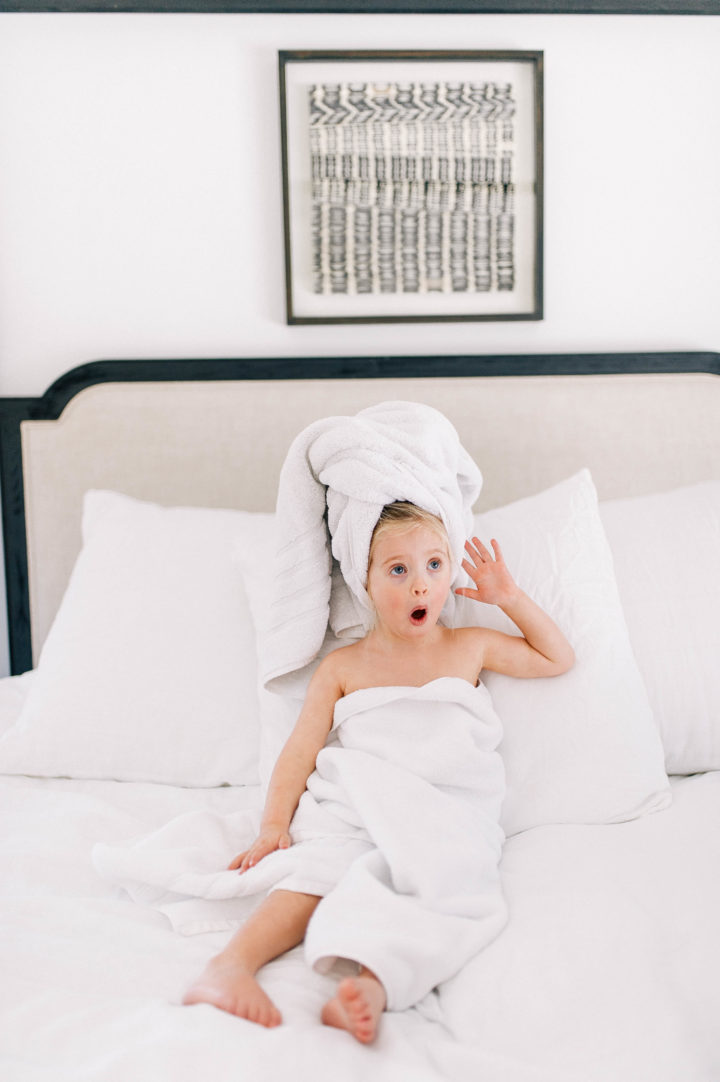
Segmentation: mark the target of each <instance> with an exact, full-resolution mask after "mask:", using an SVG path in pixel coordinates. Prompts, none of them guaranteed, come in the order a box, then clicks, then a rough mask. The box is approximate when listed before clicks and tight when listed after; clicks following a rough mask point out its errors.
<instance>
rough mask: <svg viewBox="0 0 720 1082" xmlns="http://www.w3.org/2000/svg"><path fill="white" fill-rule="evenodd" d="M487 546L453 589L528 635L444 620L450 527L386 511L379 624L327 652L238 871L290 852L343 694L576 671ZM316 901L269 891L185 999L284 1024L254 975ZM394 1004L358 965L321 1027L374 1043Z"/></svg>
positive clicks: (298, 935) (474, 552)
mask: <svg viewBox="0 0 720 1082" xmlns="http://www.w3.org/2000/svg"><path fill="white" fill-rule="evenodd" d="M491 544H492V548H493V553H494V555H493V553H491V552H490V551H489V550H488V549H487V548H485V546H484V545H483V544H482V543H481V541H480V540H479V539H478V538H476V537H474V538H473V539H472V542H470V541H468V542H467V543H466V545H465V549H466V558H465V559H464V560H463V562H462V566H463V568H464V570H465V571H466V572H467V574H468V575H469V576H470V578H471V580H472V582H473V584H474V587H471V588H463V589H458V590H456V591H455V592H456V593H457V594H460V595H464V596H466V597H469V598H473V599H475V600H477V601H481V602H485V603H486V604H492V605H498V606H499V607H500V608H501V609H502V611H503V612H504V613H506V614H507V616H509V617H510V619H511V620H512V621H513V622H514V623H515V624H516V626H517V627H518V629H519V631H520V632H521V634H520V635H507V634H504V633H502V632H499V631H494V630H490V629H487V628H480V627H467V628H455V629H451V628H447V627H444V626H443V625H442V624H440V623H439V622H438V619H439V616H440V613H441V610H442V608H443V606H444V604H445V601H446V599H447V597H448V594H449V591H450V584H451V580H452V577H453V567H452V560H451V555H450V552H449V543H448V537H447V533H446V531H445V528H444V526H443V523H442V522H441V520H440V519H439V518H436V517H435V516H434V515H431V514H430V513H428V512H426V511H423V510H421V509H419V508H417V507H415V506H413V505H412V504H407V503H394V504H390V505H388V506H387V507H385V509H384V510H383V513H382V515H381V516H380V519H379V521H378V523H377V525H376V527H375V530H374V533H373V536H372V541H371V546H370V555H369V562H368V574H367V591H368V594H369V595H370V598H371V600H372V602H373V605H374V607H375V611H376V618H375V624H374V626H373V628H372V630H371V631H370V632H369V633H368V634H367V635H366V637H365V638H364V639H362V640H360V641H359V642H357V643H354V644H353V645H351V646H345V647H341V648H339V649H337V650H335V651H333V652H332V653H330V654H328V655H327V656H326V657H325V658H324V659H323V661H322V662H321V663H320V664H319V666H318V668H317V669H316V671H315V673H314V675H313V677H312V680H311V681H310V685H309V687H308V691H307V695H306V698H305V702H304V705H303V708H302V711H301V713H300V716H299V717H298V720H297V723H296V725H295V727H294V729H293V732H292V734H291V735H290V737H289V739H288V741H287V743H286V744H285V747H284V748H283V751H282V752H281V754H280V756H279V758H278V760H277V763H276V766H275V769H274V771H273V774H272V778H271V780H270V785H269V788H268V793H267V799H266V803H265V808H264V813H263V816H262V821H261V827H260V832H259V834H258V837H257V838H256V839H255V841H254V842H253V844H252V845H251V846H250V848H249V849H247V850H246V851H245V852H243V853H240V854H239V856H237V857H236V858H235V859H234V860H233V861H232V863H231V864H230V869H237V870H238V871H239V873H240V874H241V875H242V874H243V873H245V872H246V871H247V870H248V869H250V868H252V867H253V866H255V865H257V863H258V862H259V861H262V860H263V858H265V857H266V856H267V855H268V854H270V853H273V852H275V851H276V850H282V849H287V848H288V847H290V846H291V845H292V844H293V839H292V820H293V816H294V814H295V811H296V809H297V806H298V803H299V801H300V798H301V796H302V795H303V793H304V791H305V789H306V785H307V783H308V779H309V778H310V775H311V774H312V773H313V771H314V769H315V763H316V759H317V756H318V754H319V752H320V751H321V749H322V748H323V747H324V745H325V742H326V740H327V738H328V735H329V733H330V731H331V728H332V726H333V718H334V712H335V705H336V703H338V702H339V700H341V699H343V698H344V697H345V696H348V695H350V694H351V693H353V692H356V691H360V690H361V689H367V688H382V687H396V686H402V687H408V688H419V687H422V686H425V685H427V684H428V683H430V682H432V681H435V680H439V679H440V678H443V677H454V678H459V679H460V680H462V681H467V683H468V684H469V685H470V686H471V687H473V688H475V687H476V685H477V684H478V680H479V677H480V673H481V671H482V670H483V669H490V670H493V671H495V672H500V673H506V674H508V675H511V676H518V677H547V676H555V675H558V674H560V673H564V672H566V671H567V670H568V669H569V668H570V667H571V666H572V665H573V663H574V654H573V650H572V648H571V646H570V645H569V643H568V642H567V640H566V639H565V637H564V635H563V634H562V632H561V631H560V630H559V628H558V627H557V626H556V625H555V623H554V622H553V621H552V620H551V618H550V617H549V616H548V615H547V614H546V613H544V612H543V611H542V610H541V609H540V608H539V607H538V606H537V605H536V604H535V603H534V602H533V601H532V600H531V599H530V598H529V597H528V596H527V595H526V594H525V593H523V591H522V590H520V589H519V588H518V586H517V584H516V583H515V581H514V580H513V578H512V576H511V574H510V572H509V571H508V569H507V567H506V565H505V561H504V560H503V556H502V553H501V551H500V546H499V545H498V543H497V542H496V541H492V542H491ZM320 901H321V898H320V897H319V896H317V895H314V894H305V893H299V892H295V891H292V890H283V889H276V890H273V891H272V892H271V893H270V894H269V895H268V897H267V898H266V899H265V900H264V901H263V903H262V904H261V905H260V907H259V908H258V909H257V910H256V911H255V912H254V914H253V915H252V916H251V918H250V919H249V920H248V921H247V922H246V923H245V924H244V925H243V926H242V927H241V928H240V930H239V931H238V932H237V933H236V934H235V935H234V937H233V938H232V939H231V941H230V942H229V944H228V945H227V947H226V948H225V949H224V950H223V951H222V952H221V953H220V954H219V955H217V956H216V957H215V958H213V959H212V960H211V961H210V963H209V964H208V966H207V968H206V969H205V971H204V973H203V974H202V975H201V976H200V978H199V979H198V980H197V981H196V982H195V983H194V984H193V985H192V986H191V988H190V989H189V990H188V992H187V994H186V996H185V998H184V1002H185V1003H186V1004H194V1003H210V1004H213V1005H214V1006H216V1007H219V1008H221V1009H222V1010H225V1011H229V1012H231V1013H233V1014H236V1015H238V1016H240V1017H242V1018H247V1019H249V1020H251V1021H254V1022H258V1023H260V1024H261V1025H264V1026H269V1027H271V1026H277V1025H278V1024H279V1023H280V1022H281V1017H280V1013H279V1011H278V1010H277V1008H276V1007H275V1005H274V1004H273V1003H272V1001H271V1000H270V999H269V998H268V996H267V995H266V994H265V992H264V991H263V990H262V988H261V987H260V985H259V983H258V981H257V979H256V974H257V972H258V970H259V969H260V968H261V967H262V966H263V965H264V964H265V963H267V962H269V961H270V960H271V959H273V958H275V957H277V956H278V955H280V954H282V953H284V952H285V951H288V950H290V949H291V948H292V947H295V946H296V945H297V944H299V943H300V942H301V941H302V940H303V939H304V937H305V933H306V930H307V927H308V924H309V921H310V918H311V916H312V915H313V913H314V911H315V909H316V907H317V905H318V903H319V902H320ZM386 1005H387V996H386V990H385V988H384V986H383V984H382V982H381V980H380V979H379V977H378V976H377V974H376V973H374V972H373V971H371V970H370V969H368V968H367V967H365V966H363V965H362V964H359V968H358V973H357V976H353V977H348V978H346V979H344V980H343V981H341V983H340V984H339V985H338V988H337V993H336V995H335V996H334V997H333V998H332V999H331V1000H330V1001H329V1002H328V1003H327V1004H326V1005H325V1007H324V1009H323V1012H322V1021H323V1022H324V1023H326V1024H327V1025H331V1026H337V1027H341V1028H344V1029H347V1030H348V1031H349V1032H350V1033H351V1034H352V1035H353V1036H354V1037H355V1038H357V1040H359V1041H361V1042H364V1043H367V1042H370V1041H372V1040H373V1038H374V1036H375V1033H376V1029H377V1025H378V1021H379V1019H380V1016H381V1014H382V1012H383V1010H384V1009H385V1008H386Z"/></svg>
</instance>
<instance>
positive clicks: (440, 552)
mask: <svg viewBox="0 0 720 1082" xmlns="http://www.w3.org/2000/svg"><path fill="white" fill-rule="evenodd" d="M448 555H449V554H448V553H447V552H446V551H445V549H441V548H437V549H428V551H427V552H426V554H425V556H426V559H431V558H432V557H434V556H448ZM404 563H407V556H403V555H401V556H388V558H387V559H386V560H383V561H382V566H383V567H386V566H387V565H388V564H404Z"/></svg>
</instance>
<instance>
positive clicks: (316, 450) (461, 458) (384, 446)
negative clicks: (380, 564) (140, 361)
mask: <svg viewBox="0 0 720 1082" xmlns="http://www.w3.org/2000/svg"><path fill="white" fill-rule="evenodd" d="M481 486H482V474H481V473H480V470H479V469H478V467H477V466H476V464H475V463H474V462H473V460H472V458H471V457H470V455H469V454H468V453H467V451H465V449H464V448H463V447H462V445H461V443H460V440H459V437H458V434H457V432H456V431H455V429H454V427H453V425H452V424H451V423H450V421H448V419H447V418H446V417H445V416H444V415H443V414H442V413H440V412H439V411H438V410H436V409H433V408H432V407H431V406H426V405H424V404H421V403H417V402H383V403H381V404H380V405H377V406H371V407H369V408H368V409H364V410H361V411H360V413H358V414H356V416H354V417H327V418H325V419H323V420H320V421H316V422H314V423H313V424H311V425H309V426H308V427H307V428H306V429H304V431H303V432H301V433H300V434H299V435H298V436H297V437H296V439H295V440H294V441H293V443H292V445H291V447H290V450H289V451H288V455H287V458H286V460H285V464H284V466H283V468H282V472H281V474H280V484H279V489H278V500H277V519H278V535H279V537H280V538H281V539H282V540H281V544H280V548H279V551H278V554H277V563H276V567H275V581H274V588H275V596H274V600H273V601H272V604H271V610H270V616H269V620H268V626H267V627H266V629H265V641H264V644H263V681H264V683H265V685H266V686H267V687H269V688H271V689H272V690H278V691H279V690H285V689H287V690H290V688H291V687H292V688H293V690H294V691H295V692H297V682H296V681H294V682H292V683H291V682H290V681H288V680H283V677H288V676H289V675H291V674H296V673H298V672H299V671H300V670H303V669H305V667H306V666H307V665H309V664H310V663H311V662H313V661H314V660H315V659H316V658H317V657H318V655H319V654H320V653H321V651H322V649H323V644H324V643H325V647H326V648H328V647H331V646H332V645H333V640H334V644H335V645H336V644H337V639H338V638H339V639H343V640H352V639H353V638H360V637H361V636H362V635H364V634H365V633H366V632H367V630H368V629H369V628H370V626H371V624H372V615H373V610H372V604H371V602H370V598H369V597H368V594H367V591H366V589H365V586H366V582H367V564H368V553H369V551H370V539H371V536H372V531H373V529H374V528H375V524H376V523H377V520H378V518H379V516H380V513H381V511H382V509H383V507H384V506H385V505H386V504H388V503H393V502H394V501H396V500H408V501H410V502H411V503H414V504H417V506H418V507H422V508H423V509H424V510H426V511H430V512H431V513H432V514H435V515H438V516H439V517H440V518H441V519H442V521H443V522H444V524H445V527H446V529H447V532H448V536H449V538H450V546H451V554H452V555H453V557H454V558H455V560H456V561H457V567H456V576H455V577H456V578H457V574H458V573H459V558H460V556H461V553H462V548H463V544H464V542H465V539H466V537H467V536H468V532H469V530H470V529H471V528H472V506H473V504H474V502H475V500H476V499H477V497H478V495H479V492H480V488H481ZM449 607H450V611H449V612H448V613H447V614H446V618H447V619H449V620H451V618H452V595H451V601H450V605H449ZM328 628H329V629H330V634H329V638H328V639H327V640H326V635H327V634H328Z"/></svg>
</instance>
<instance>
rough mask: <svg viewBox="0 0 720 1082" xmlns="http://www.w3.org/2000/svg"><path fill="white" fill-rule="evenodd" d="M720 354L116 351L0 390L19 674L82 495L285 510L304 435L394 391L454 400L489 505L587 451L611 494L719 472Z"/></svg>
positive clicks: (43, 624)
mask: <svg viewBox="0 0 720 1082" xmlns="http://www.w3.org/2000/svg"><path fill="white" fill-rule="evenodd" d="M718 375H720V355H718V354H703V353H697V354H692V353H691V354H688V353H686V354H605V355H597V354H595V355H587V354H585V355H574V356H572V355H561V356H523V357H432V358H343V359H337V360H335V359H333V360H317V359H316V360H305V359H302V360H298V359H294V360H259V361H254V360H238V361H162V362H150V361H144V362H143V361H138V362H123V361H109V362H98V363H96V364H91V365H86V366H84V367H83V368H79V369H74V370H73V371H72V372H70V373H68V374H67V375H66V376H64V377H62V378H61V379H60V380H58V381H57V382H56V383H55V384H53V386H52V387H51V388H50V389H49V391H48V392H47V393H46V394H45V395H44V396H42V398H37V399H3V400H0V439H1V443H0V448H1V451H2V461H1V466H2V477H1V481H2V498H3V524H4V537H5V551H6V576H7V593H8V613H9V627H10V644H11V664H12V670H13V672H21V671H23V670H24V669H26V668H28V667H30V665H31V664H33V663H35V662H36V661H37V658H38V654H39V650H40V648H41V646H42V643H43V641H44V638H45V636H46V634H47V631H48V628H49V626H50V624H51V622H52V619H53V617H54V614H55V612H56V610H57V607H58V605H59V603H60V600H61V597H62V594H63V591H64V589H65V586H66V584H67V581H68V577H69V574H70V571H71V568H72V565H73V562H74V560H75V557H76V555H77V553H78V550H79V547H80V518H81V509H82V499H83V494H84V492H85V491H86V490H87V489H89V488H109V489H114V490H117V491H122V492H126V493H128V494H130V495H133V496H137V497H140V498H144V499H151V500H155V501H158V502H161V503H165V504H185V505H194V506H211V507H222V506H224V507H234V508H246V509H249V510H272V509H273V506H274V501H275V492H276V486H277V479H278V475H279V471H280V467H281V465H282V462H283V459H284V456H285V453H286V451H287V448H288V446H289V444H290V442H291V440H292V439H293V437H294V436H295V435H296V434H297V433H298V432H299V431H300V430H301V429H302V428H304V427H305V426H306V425H307V424H309V423H310V422H311V421H312V420H314V419H316V418H318V417H322V416H327V415H331V414H335V415H337V414H353V413H356V412H357V411H358V410H359V409H362V408H363V407H365V406H367V405H370V404H372V403H375V402H380V401H383V400H387V399H398V398H403V399H410V400H419V401H424V402H427V403H429V404H431V405H433V406H435V407H436V408H438V409H440V410H442V411H443V412H444V413H445V414H446V415H447V416H448V417H449V418H450V419H451V421H452V422H453V423H454V424H455V426H456V428H457V429H458V431H459V433H460V437H461V439H462V441H463V443H464V444H465V446H466V447H467V449H468V450H469V451H470V453H471V454H472V455H473V456H474V458H475V459H476V461H477V462H478V464H479V465H480V467H481V469H482V471H483V474H484V477H485V484H484V489H483V493H482V496H481V500H480V502H479V503H478V508H479V509H480V508H483V507H492V506H496V505H498V504H500V503H506V502H508V501H511V500H514V499H517V498H519V497H522V496H525V495H530V494H531V493H533V492H537V491H539V490H540V489H542V488H544V487H547V486H548V485H550V484H552V483H554V482H556V481H559V480H561V479H563V478H564V477H567V476H569V475H570V474H572V473H573V472H576V471H577V470H578V469H580V468H582V467H583V466H588V467H589V468H590V470H591V471H592V474H593V477H594V480H595V483H596V485H597V488H598V492H599V494H600V497H601V498H610V497H617V496H629V495H637V494H640V493H644V492H652V491H659V490H662V489H666V488H672V487H674V486H677V485H681V484H686V483H689V482H692V481H696V480H704V479H707V478H710V477H717V476H718V472H719V467H718V463H720V379H718Z"/></svg>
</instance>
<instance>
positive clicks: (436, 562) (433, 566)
mask: <svg viewBox="0 0 720 1082" xmlns="http://www.w3.org/2000/svg"><path fill="white" fill-rule="evenodd" d="M428 567H429V568H430V570H431V571H439V570H440V568H441V567H442V560H440V559H438V558H437V557H436V558H435V559H433V560H430V561H429V563H428Z"/></svg>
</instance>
